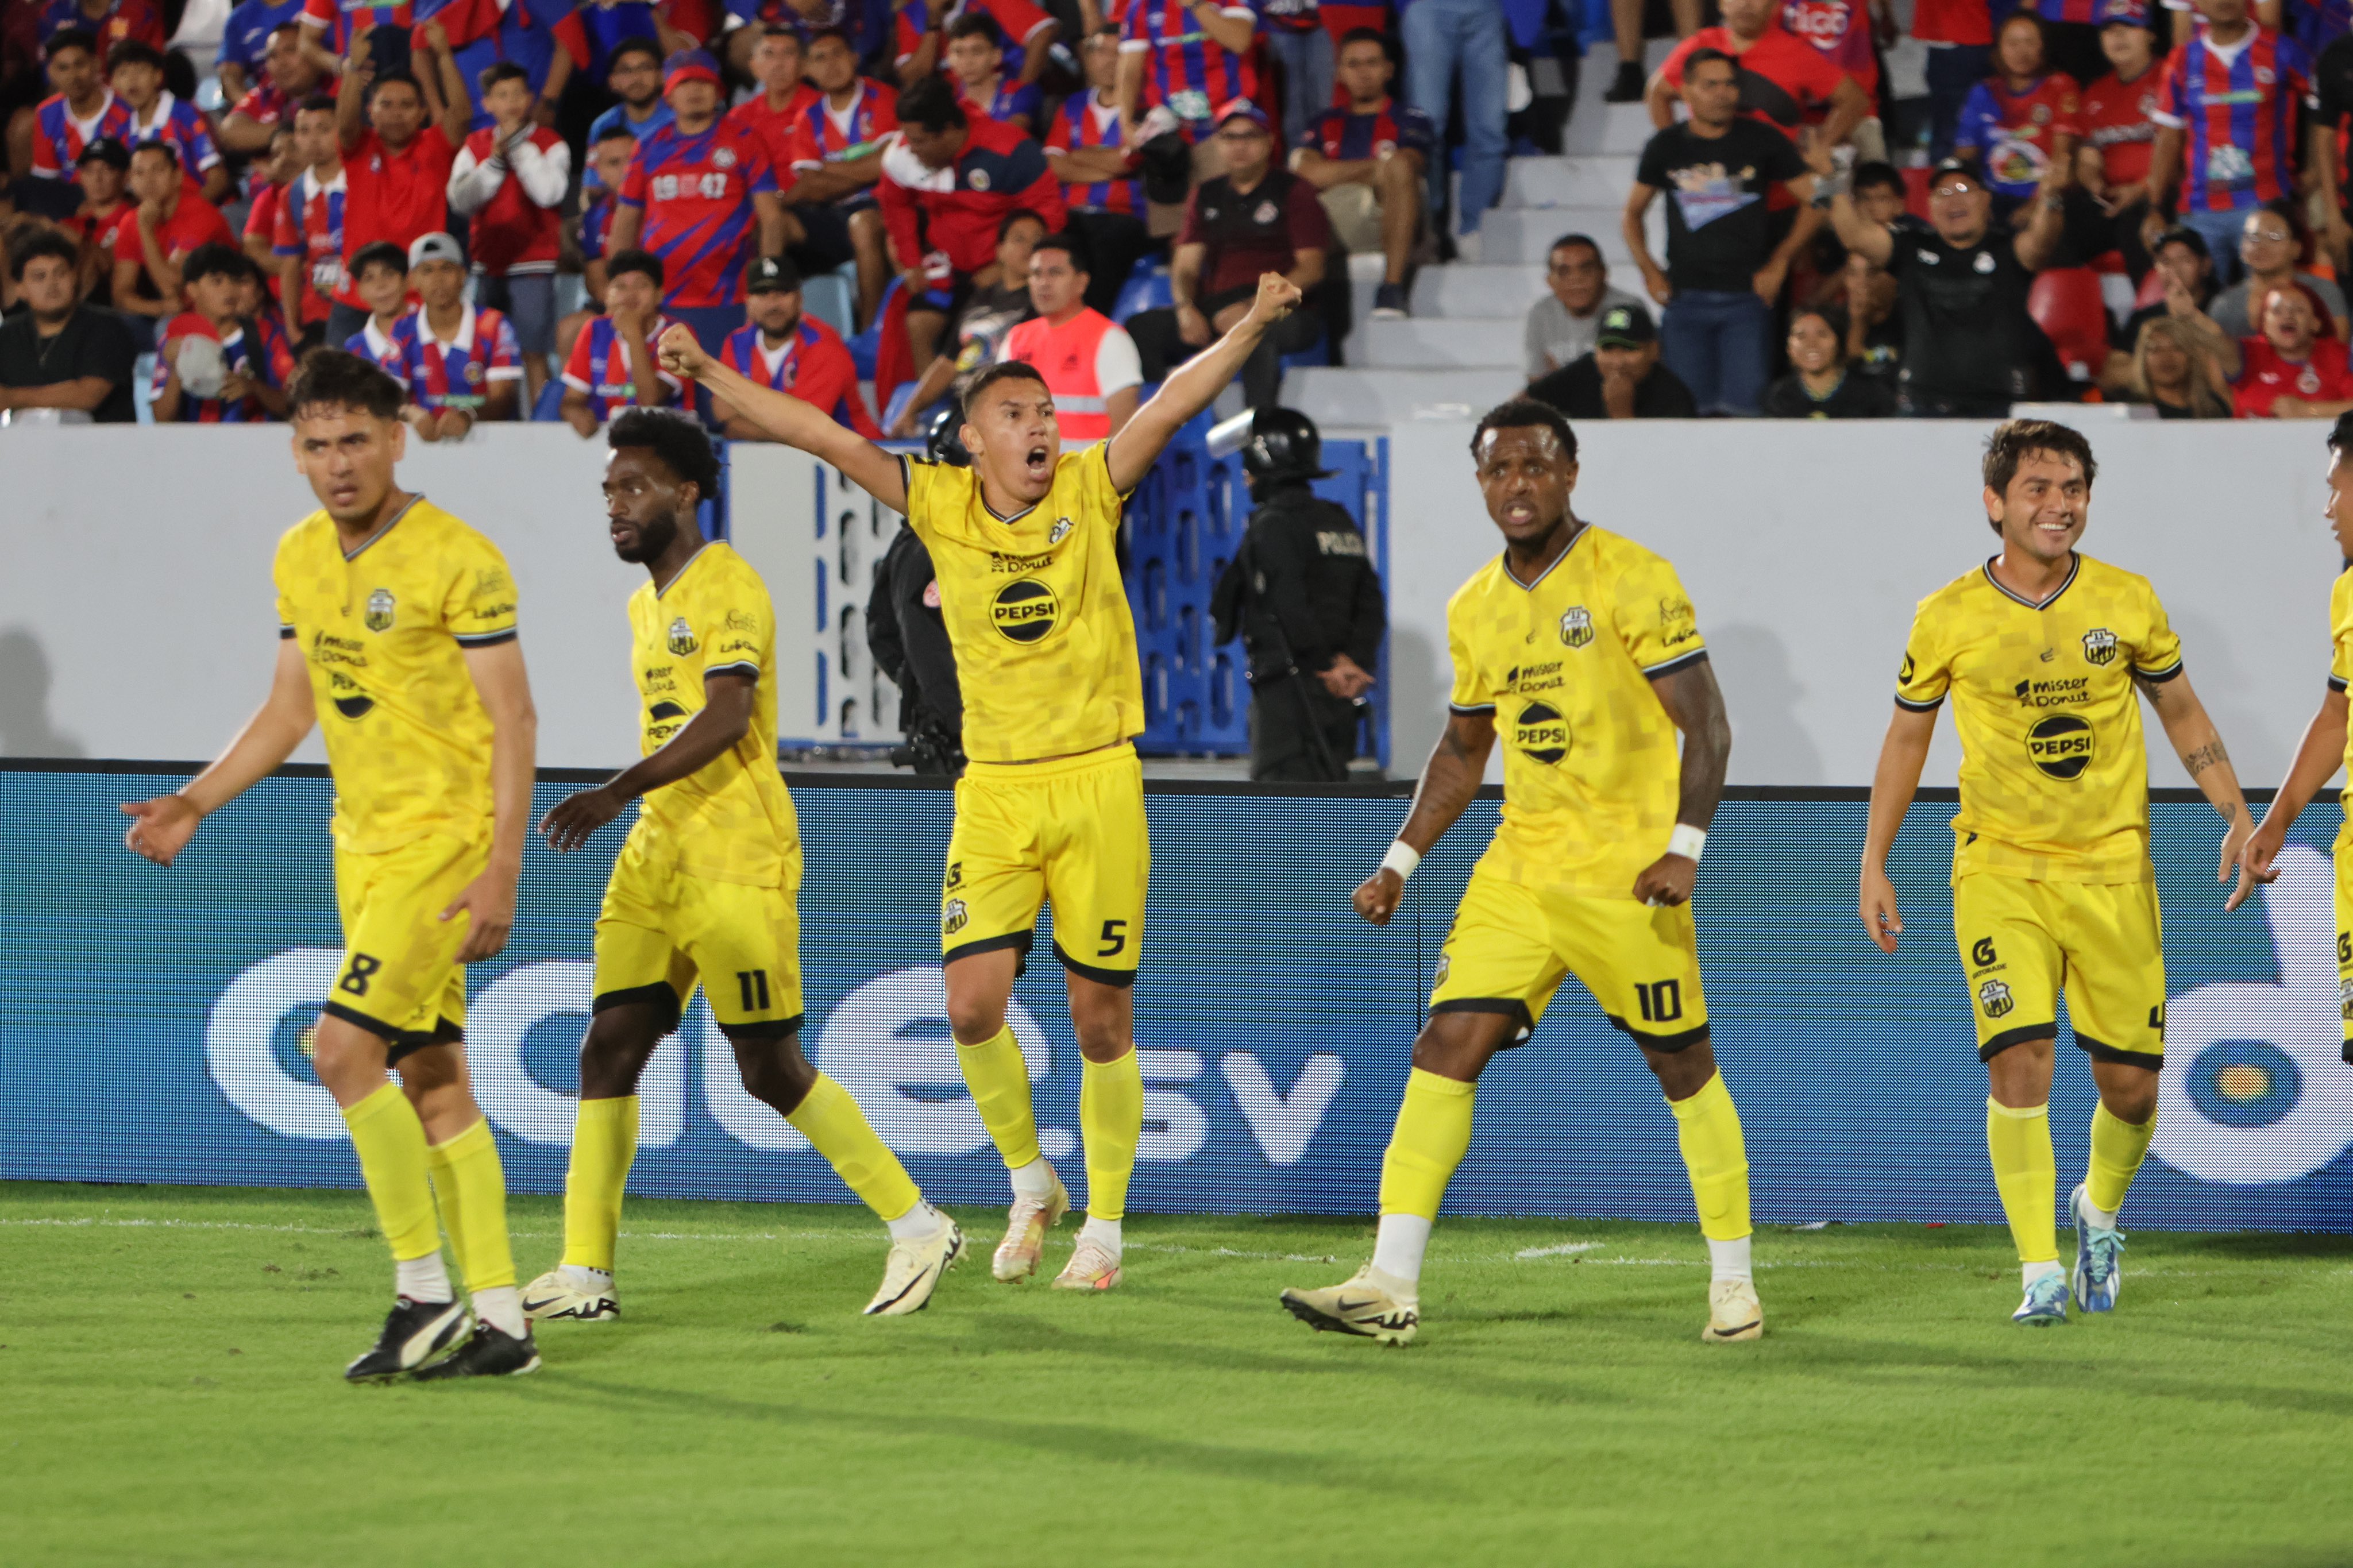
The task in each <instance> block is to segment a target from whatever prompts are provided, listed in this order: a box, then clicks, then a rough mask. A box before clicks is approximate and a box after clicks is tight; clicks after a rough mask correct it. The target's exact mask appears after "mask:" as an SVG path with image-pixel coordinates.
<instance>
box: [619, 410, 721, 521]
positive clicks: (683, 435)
mask: <svg viewBox="0 0 2353 1568" xmlns="http://www.w3.org/2000/svg"><path fill="white" fill-rule="evenodd" d="M605 444H606V445H607V446H608V447H612V448H613V450H615V451H616V452H617V451H620V450H621V449H622V448H623V447H636V448H638V449H639V450H642V451H648V452H651V453H652V454H653V455H654V456H655V457H657V458H660V459H661V462H662V466H663V467H664V468H668V469H669V470H670V472H671V473H673V474H676V475H677V476H678V477H679V479H680V481H681V483H684V484H691V485H692V486H693V487H694V488H695V490H696V493H697V495H698V497H699V499H701V500H711V499H712V497H714V496H716V495H717V494H718V493H719V454H718V453H716V452H714V451H712V447H711V437H710V435H709V434H708V433H707V432H706V431H705V430H704V429H703V427H702V426H701V425H699V424H697V423H696V422H695V421H694V420H693V419H692V418H691V417H690V416H687V415H684V414H681V413H680V412H678V410H676V409H674V408H632V409H629V410H628V412H626V413H624V414H621V415H619V416H616V417H615V419H614V420H613V422H612V423H611V424H610V425H607V426H605Z"/></svg>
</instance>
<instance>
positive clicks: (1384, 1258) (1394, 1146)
mask: <svg viewBox="0 0 2353 1568" xmlns="http://www.w3.org/2000/svg"><path fill="white" fill-rule="evenodd" d="M1478 1092H1479V1086H1478V1085H1476V1084H1471V1083H1461V1082H1459V1081H1457V1080H1456V1079H1451V1078H1440V1077H1439V1076H1438V1075H1437V1074H1436V1073H1434V1072H1424V1071H1423V1070H1422V1069H1421V1068H1414V1069H1413V1070H1412V1071H1411V1072H1409V1073H1408V1074H1407V1075H1406V1080H1405V1099H1404V1100H1403V1101H1402V1102H1401V1103H1400V1104H1399V1105H1398V1116H1397V1128H1396V1130H1395V1131H1392V1132H1391V1133H1390V1134H1389V1147H1388V1153H1386V1154H1384V1155H1383V1156H1382V1157H1381V1226H1380V1234H1379V1238H1378V1239H1377V1241H1375V1243H1374V1244H1373V1267H1374V1268H1377V1269H1378V1270H1379V1271H1380V1272H1381V1273H1383V1274H1385V1275H1388V1278H1389V1280H1390V1281H1392V1282H1394V1284H1398V1285H1402V1286H1404V1287H1405V1289H1404V1292H1403V1294H1404V1295H1405V1296H1406V1297H1407V1298H1408V1299H1411V1298H1412V1296H1413V1294H1414V1289H1415V1287H1416V1285H1417V1284H1418V1283H1419V1280H1420V1279H1421V1256H1422V1253H1423V1251H1424V1250H1425V1249H1427V1248H1428V1247H1429V1246H1430V1226H1431V1225H1432V1224H1433V1223H1434V1222H1435V1221H1436V1220H1437V1218H1438V1205H1439V1204H1440V1201H1441V1200H1443V1199H1444V1198H1445V1196H1446V1184H1447V1183H1448V1182H1450V1181H1451V1180H1452V1179H1453V1176H1454V1167H1456V1166H1457V1165H1460V1164H1461V1163H1462V1156H1463V1155H1465V1154H1467V1153H1469V1152H1470V1151H1471V1111H1472V1103H1473V1101H1474V1100H1475V1099H1476V1097H1477V1095H1478ZM1393 1293H1394V1291H1393Z"/></svg>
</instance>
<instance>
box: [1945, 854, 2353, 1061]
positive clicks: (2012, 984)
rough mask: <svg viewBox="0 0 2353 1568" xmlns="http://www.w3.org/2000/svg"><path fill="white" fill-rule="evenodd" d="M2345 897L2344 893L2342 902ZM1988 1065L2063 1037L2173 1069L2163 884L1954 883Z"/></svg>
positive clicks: (2097, 1052)
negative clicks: (2061, 1031) (2064, 1022)
mask: <svg viewBox="0 0 2353 1568" xmlns="http://www.w3.org/2000/svg"><path fill="white" fill-rule="evenodd" d="M2339 897H2340V900H2341V898H2342V895H2339ZM1953 937H1954V941H1955V942H1956V944H1957V946H1958V947H1959V949H1960V952H1961V968H1962V970H1963V971H1964V972H1965V973H1967V974H1968V978H1969V1005H1970V1008H1971V1011H1972V1012H1973V1013H1974V1014H1975V1015H1976V1017H1977V1024H1978V1060H1980V1061H1991V1060H1992V1059H1993V1058H1995V1057H1997V1056H1999V1055H2000V1054H2001V1053H2002V1052H2003V1051H2006V1050H2008V1049H2009V1048H2010V1047H2012V1046H2015V1045H2018V1044H2020V1043H2021V1042H2022V1041H2026V1040H2040V1039H2050V1038H2053V1037H2056V1036H2057V1034H2058V1019H2059V997H2060V994H2061V993H2064V994H2066V997H2067V1016H2068V1018H2069V1019H2070V1020H2071V1021H2072V1022H2073V1024H2074V1026H2075V1044H2076V1045H2077V1046H2078V1047H2081V1048H2082V1049H2083V1050H2084V1052H2085V1053H2086V1054H2087V1055H2089V1056H2090V1057H2092V1058H2094V1060H2096V1061H2104V1062H2126V1063H2131V1064H2133V1065H2136V1066H2140V1067H2146V1068H2151V1069H2155V1068H2159V1067H2161V1066H2163V1065H2164V1062H2165V928H2164V922H2163V921H2162V920H2161V919H2160V918H2159V916H2158V909H2157V884H2156V883H2155V882H2153V881H2142V882H2110V883H2084V882H2043V881H2033V880H2030V879H2026V878H2023V877H2002V876H1997V875H1995V874H1993V873H1991V872H1985V871H1980V872H1977V873H1975V874H1973V875H1970V876H1967V877H1963V878H1961V879H1959V880H1958V881H1957V882H1955V883H1954V884H1953Z"/></svg>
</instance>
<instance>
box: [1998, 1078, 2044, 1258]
mask: <svg viewBox="0 0 2353 1568" xmlns="http://www.w3.org/2000/svg"><path fill="white" fill-rule="evenodd" d="M1986 1153H1987V1155H1988V1156H1989V1158H1990V1159H1991V1161H1992V1163H1993V1184H1994V1190H1995V1191H1996V1192H1998V1193H2000V1194H2001V1209H2002V1213H2003V1214H2005V1215H2009V1216H2010V1239H2012V1240H2013V1241H2015V1242H2017V1244H2018V1261H2019V1262H2020V1263H2021V1264H2022V1265H2023V1266H2024V1272H2025V1276H2026V1281H2027V1284H2028V1285H2029V1286H2030V1287H2031V1286H2032V1284H2033V1282H2034V1280H2035V1279H2037V1278H2039V1277H2041V1276H2042V1275H2043V1274H2047V1273H2056V1272H2057V1271H2058V1268H2059V1232H2058V1222H2057V1220H2056V1218H2055V1217H2054V1216H2055V1215H2056V1213H2057V1205H2058V1202H2059V1168H2058V1163H2057V1161H2056V1160H2055V1159H2054V1158H2053V1157H2052V1152H2051V1107H2050V1106H2049V1105H2048V1104H2047V1103H2046V1104H2042V1105H2032V1106H2023V1107H2021V1106H2014V1105H2004V1104H2002V1103H2001V1102H2000V1100H1995V1099H1994V1098H1993V1097H1992V1096H1991V1095H1988V1096H1987V1097H1986Z"/></svg>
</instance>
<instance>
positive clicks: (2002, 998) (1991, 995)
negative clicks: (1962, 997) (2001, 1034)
mask: <svg viewBox="0 0 2353 1568" xmlns="http://www.w3.org/2000/svg"><path fill="white" fill-rule="evenodd" d="M2017 1005H2018V999H2017V998H2016V997H2014V996H2012V995H2011V994H2010V987H2009V986H2007V985H2005V984H2002V983H2001V982H2000V981H1999V980H1989V981H1987V982H1986V983H1985V984H1982V985H1980V986H1978V1006H1980V1007H1982V1008H1984V1009H1985V1016H1987V1017H1989V1018H2006V1017H2008V1016H2010V1009H2011V1008H2012V1007H2015V1006H2017Z"/></svg>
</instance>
